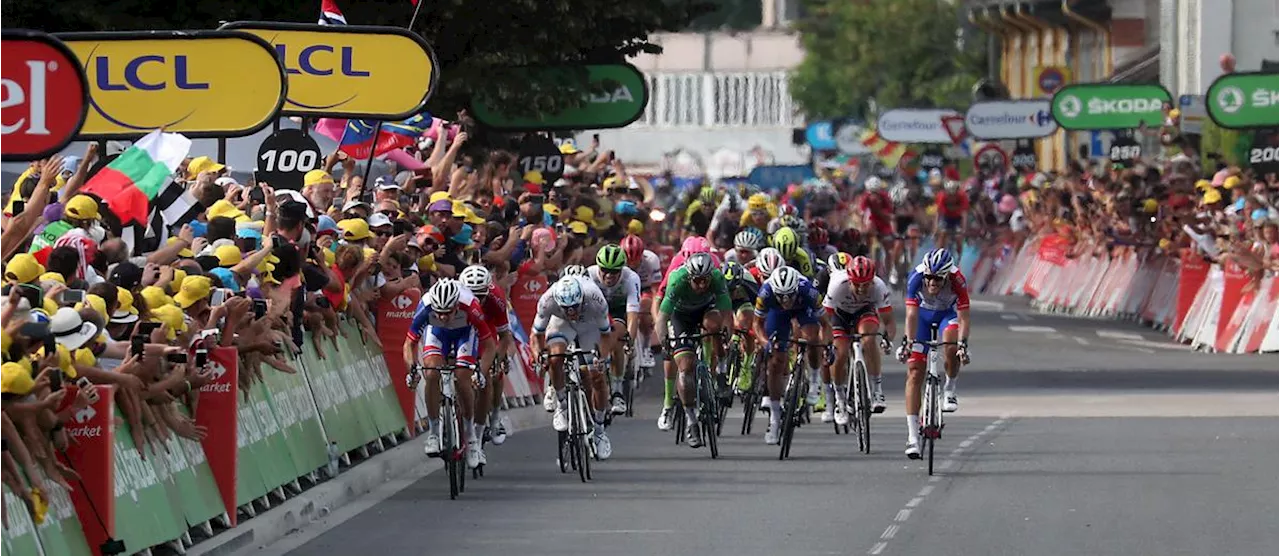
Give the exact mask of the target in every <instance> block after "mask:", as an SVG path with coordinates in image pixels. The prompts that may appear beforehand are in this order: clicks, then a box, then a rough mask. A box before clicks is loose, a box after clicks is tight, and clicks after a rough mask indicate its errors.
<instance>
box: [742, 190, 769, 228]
mask: <svg viewBox="0 0 1280 556" xmlns="http://www.w3.org/2000/svg"><path fill="white" fill-rule="evenodd" d="M777 215H778V205H777V204H775V203H774V202H773V200H772V199H771V198H769V195H768V194H765V193H756V194H753V195H752V196H750V197H747V211H746V212H744V213H742V216H741V217H740V218H739V219H738V227H740V228H748V227H750V228H755V229H757V230H764V229H766V228H768V226H769V221H770V220H773V219H774V217H776V216H777Z"/></svg>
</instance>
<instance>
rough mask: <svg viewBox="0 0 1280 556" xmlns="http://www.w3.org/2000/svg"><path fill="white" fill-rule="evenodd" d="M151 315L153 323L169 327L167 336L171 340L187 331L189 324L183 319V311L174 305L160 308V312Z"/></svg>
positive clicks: (153, 312)
mask: <svg viewBox="0 0 1280 556" xmlns="http://www.w3.org/2000/svg"><path fill="white" fill-rule="evenodd" d="M151 314H152V319H151V321H152V322H159V323H163V324H167V325H169V333H168V334H166V335H165V337H166V338H167V339H169V340H173V339H174V338H177V337H178V334H179V333H181V332H184V331H186V329H187V323H186V321H184V320H183V319H182V309H179V308H177V307H175V306H173V305H165V306H164V307H160V309H159V310H156V311H152V312H151Z"/></svg>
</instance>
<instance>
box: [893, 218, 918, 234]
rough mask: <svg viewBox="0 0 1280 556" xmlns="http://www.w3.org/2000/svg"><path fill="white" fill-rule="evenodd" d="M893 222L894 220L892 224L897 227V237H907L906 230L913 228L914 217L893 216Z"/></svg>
mask: <svg viewBox="0 0 1280 556" xmlns="http://www.w3.org/2000/svg"><path fill="white" fill-rule="evenodd" d="M893 220H894V224H896V225H897V227H898V234H897V235H900V236H905V235H907V229H908V228H910V227H911V226H914V225H915V223H916V217H914V216H910V215H907V216H895V217H894V218H893Z"/></svg>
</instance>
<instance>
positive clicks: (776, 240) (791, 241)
mask: <svg viewBox="0 0 1280 556" xmlns="http://www.w3.org/2000/svg"><path fill="white" fill-rule="evenodd" d="M773 248H774V249H777V250H778V253H781V254H782V258H784V259H786V260H791V259H793V258H794V257H795V256H796V250H797V249H799V248H800V236H798V235H796V231H795V230H792V229H791V228H779V229H778V231H777V232H774V234H773Z"/></svg>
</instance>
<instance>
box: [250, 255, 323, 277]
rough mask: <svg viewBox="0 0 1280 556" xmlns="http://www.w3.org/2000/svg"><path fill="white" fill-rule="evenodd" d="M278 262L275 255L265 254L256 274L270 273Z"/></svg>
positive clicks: (278, 259) (278, 258)
mask: <svg viewBox="0 0 1280 556" xmlns="http://www.w3.org/2000/svg"><path fill="white" fill-rule="evenodd" d="M325 251H328V249H325ZM278 262H280V257H277V256H275V254H272V253H269V254H267V256H266V258H264V259H262V262H260V263H258V268H257V270H258V272H270V271H272V270H275V269H276V263H278Z"/></svg>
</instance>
